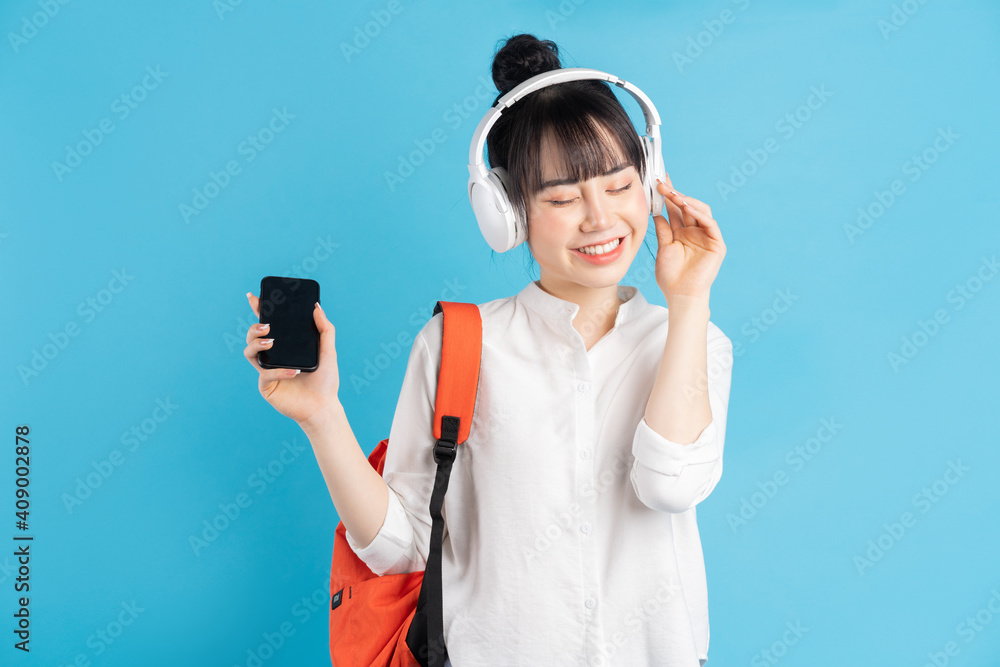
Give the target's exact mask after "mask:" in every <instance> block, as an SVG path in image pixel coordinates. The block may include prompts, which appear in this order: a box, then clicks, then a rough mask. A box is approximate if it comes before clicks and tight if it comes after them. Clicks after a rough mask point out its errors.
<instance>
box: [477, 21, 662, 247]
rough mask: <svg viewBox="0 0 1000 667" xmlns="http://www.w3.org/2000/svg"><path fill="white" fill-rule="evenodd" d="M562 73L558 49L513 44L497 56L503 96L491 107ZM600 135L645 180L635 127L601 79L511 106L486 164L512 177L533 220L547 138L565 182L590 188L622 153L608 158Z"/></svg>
mask: <svg viewBox="0 0 1000 667" xmlns="http://www.w3.org/2000/svg"><path fill="white" fill-rule="evenodd" d="M501 42H504V40H502V39H501V40H500V41H498V42H497V45H498V46H499V45H500V44H501ZM561 67H562V63H561V62H560V60H559V47H558V46H556V44H555V42H553V41H551V40H548V39H546V40H540V39H538V38H537V37H535V36H534V35H531V34H519V35H514V36H512V37H510V38H508V39H507V40H506V41H505V42H504V43H503V45H502V46H501V47H500V48H499V49H498V50H497V51H496V52H495V53H494V56H493V83H494V84H496V87H497V90H499V91H500V94H499V95H497V98H496V100H494V102H493V104H494V105H496V103H497V101H498V100H499V99H500V98H501V97H503V96H504V95H505V94H507V93H508V92H509V91H510V90H512V89H513V88H514V87H515V86H517V85H518V84H520V83H522V82H523V81H525V80H527V79H529V78H531V77H532V76H535V75H536V74H541V73H542V72H548V71H550V70H554V69H560V68H561ZM602 130H603V131H606V132H607V133H608V134H609V135H610V136H611V137H613V138H614V140H616V141H617V143H618V144H619V148H620V151H621V154H622V155H623V156H624V159H625V162H626V164H630V165H632V166H633V167H635V168H636V170H637V171H638V172H639V176H640V179H641V178H642V177H644V175H645V172H646V160H645V154H644V153H643V150H642V143H641V142H640V140H639V135H638V133H637V132H636V129H635V126H634V125H633V124H632V121H631V119H630V118H629V117H628V114H627V113H626V112H625V109H623V108H622V105H621V103H620V102H619V101H618V98H617V97H615V94H614V93H613V92H612V90H611V87H610V85H609V84H608V83H607V82H606V81H598V80H596V79H590V80H583V81H566V82H563V83H559V84H556V85H553V86H547V87H545V88H542V89H541V90H537V91H535V92H533V93H531V94H529V95H528V96H527V97H524V98H522V99H521V100H520V101H518V102H517V103H516V104H514V105H513V106H511V107H510V109H509V110H507V111H505V112H504V113H503V115H501V116H500V118H499V119H498V120H497V122H496V124H494V125H493V127H492V128H491V130H490V133H489V135H488V136H487V138H486V147H487V160H488V162H489V165H490V167H498V166H499V167H503V168H504V169H506V170H507V174H508V176H509V177H510V178H509V181H510V183H509V185H508V188H509V190H508V193H507V194H508V196H509V198H510V200H511V205H512V206H513V207H514V209H515V210H516V211H518V212H519V213H520V215H522V216H523V218H524V219H525V220H527V209H528V206H527V200H528V199H529V198H530V197H532V196H534V195H535V194H536V193H537V192H538V191H539V190H541V184H542V178H543V175H542V165H541V145H542V139H543V138H544V137H545V136H546V135H548V136H549V138H550V139H551V140H552V142H553V148H554V149H555V151H556V153H557V154H558V155H559V156H560V158H559V159H560V160H561V161H562V162H563V164H562V170H560V172H559V175H560V176H565V177H569V178H572V179H574V180H581V181H584V180H588V179H591V178H594V177H595V176H598V175H600V174H603V173H605V172H606V171H608V170H609V168H610V167H612V166H614V164H615V162H617V151H615V150H613V149H611V150H609V147H608V146H607V145H606V143H605V142H606V139H605V137H603V136H602V134H601V132H602ZM528 235H529V236H530V235H531V232H530V230H529V231H528Z"/></svg>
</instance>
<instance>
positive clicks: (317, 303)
mask: <svg viewBox="0 0 1000 667" xmlns="http://www.w3.org/2000/svg"><path fill="white" fill-rule="evenodd" d="M316 307H317V308H319V309H320V310H323V306H321V305H319V301H317V302H316Z"/></svg>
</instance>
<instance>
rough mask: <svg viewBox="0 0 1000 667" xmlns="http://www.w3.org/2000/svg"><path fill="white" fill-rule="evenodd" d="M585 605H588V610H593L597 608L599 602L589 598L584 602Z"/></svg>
mask: <svg viewBox="0 0 1000 667" xmlns="http://www.w3.org/2000/svg"><path fill="white" fill-rule="evenodd" d="M583 604H584V605H586V607H587V609H593V608H594V607H596V606H597V600H595V599H594V598H587V599H586V600H584V601H583Z"/></svg>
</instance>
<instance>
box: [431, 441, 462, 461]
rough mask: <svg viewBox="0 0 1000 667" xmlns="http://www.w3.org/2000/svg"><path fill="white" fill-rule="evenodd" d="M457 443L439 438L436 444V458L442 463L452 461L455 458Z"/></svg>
mask: <svg viewBox="0 0 1000 667" xmlns="http://www.w3.org/2000/svg"><path fill="white" fill-rule="evenodd" d="M456 447H457V445H456V444H455V443H454V442H451V441H450V440H444V439H443V438H440V439H438V441H437V443H436V444H435V445H434V460H435V461H436V462H437V463H438V464H439V465H440V464H441V463H444V462H445V461H447V462H448V463H452V462H453V461H454V460H455V449H456Z"/></svg>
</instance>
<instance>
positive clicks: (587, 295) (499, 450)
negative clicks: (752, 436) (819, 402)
mask: <svg viewBox="0 0 1000 667" xmlns="http://www.w3.org/2000/svg"><path fill="white" fill-rule="evenodd" d="M561 69H562V68H561V66H560V63H559V57H558V50H557V48H556V45H555V44H554V43H553V42H551V41H542V40H539V39H537V38H536V37H534V36H533V35H515V36H513V37H511V38H510V39H508V40H506V42H505V43H504V44H503V46H502V48H500V49H499V50H498V51H497V52H496V53H495V55H494V62H493V80H494V82H495V83H496V84H497V88H498V90H499V91H500V95H499V96H498V97H497V101H496V102H494V104H493V108H492V109H490V110H489V111H488V112H487V115H486V116H484V118H483V119H482V120H481V121H480V124H479V127H478V128H477V130H476V132H475V133H474V134H473V137H472V140H471V142H470V163H469V167H470V180H469V198H470V202H471V204H472V207H473V212H474V214H475V219H476V222H477V223H478V224H479V227H480V231H482V232H483V236H484V239H485V240H486V241H487V243H489V244H490V246H491V247H492V249H493V250H494V251H500V252H503V251H505V250H510V249H512V248H514V247H516V246H517V245H518V244H520V243H522V242H526V243H527V247H528V248H529V249H530V252H531V255H532V257H533V258H534V259H535V260H536V261H537V262H538V265H539V267H540V269H541V277H540V279H539V280H535V281H531V282H529V283H528V284H527V285H526V286H525V287H524V288H523V289H522V290H521V291H520V292H518V293H517V294H515V295H512V296H509V297H506V298H499V299H495V300H493V301H489V302H486V303H482V304H451V306H458V305H461V306H463V307H464V306H471V308H468V309H466V310H465V311H464V312H468V313H473V314H474V315H475V316H476V318H477V319H478V322H477V326H476V327H470V330H471V332H473V333H474V334H475V335H467V336H466V339H467V340H468V339H474V340H476V341H477V346H476V349H477V351H478V352H479V357H478V361H479V371H478V376H477V379H476V382H475V384H474V386H475V396H474V399H475V400H474V404H475V411H474V413H473V416H472V418H471V420H464V418H460V417H454V416H447V417H442V418H441V420H440V421H439V422H438V426H439V427H442V430H440V434H444V432H445V431H444V430H443V427H444V426H445V425H446V423H447V424H449V425H452V426H454V428H455V429H457V428H458V426H457V425H455V424H457V423H458V422H460V421H463V420H464V421H465V423H468V424H470V427H469V431H468V436H467V439H465V440H463V441H461V442H455V445H456V446H455V447H454V448H451V449H450V451H451V452H452V454H451V455H453V456H454V458H453V459H450V458H448V457H446V456H443V454H444V452H445V449H447V448H445V447H444V445H445V444H447V443H446V442H445V441H442V440H441V439H440V438H439V437H438V435H435V420H436V410H437V408H436V406H437V404H438V403H439V401H438V400H436V398H435V397H437V396H438V387H439V382H440V383H441V386H442V387H443V388H445V389H446V390H447V389H448V388H450V387H453V384H452V383H451V382H450V381H449V379H448V378H447V377H445V378H444V379H443V380H441V379H439V371H440V369H442V368H445V366H446V365H447V366H450V367H455V366H454V365H452V362H448V363H446V364H443V363H442V362H443V361H444V360H445V357H446V356H448V355H446V354H445V353H444V350H445V349H446V347H448V346H446V345H445V343H444V341H445V335H444V331H443V326H444V323H445V322H446V321H451V322H454V321H455V320H453V319H451V320H446V319H445V312H446V311H445V310H442V311H441V312H437V313H435V315H434V316H433V317H431V318H430V319H429V320H428V321H427V323H426V325H425V326H424V327H423V328H422V329H421V330H420V332H419V333H418V334H417V336H416V337H415V340H414V343H413V348H412V350H411V351H410V356H409V360H408V361H407V368H406V374H405V376H404V378H403V385H402V389H401V391H400V395H399V401H398V403H397V405H396V411H395V415H394V417H393V422H392V429H391V431H390V434H389V438H388V443H389V444H388V446H387V448H386V449H385V450H384V461H383V464H384V465H383V467H382V468H381V470H380V471H379V472H380V473H381V479H378V478H377V477H376V478H374V479H373V478H372V475H371V474H370V473H371V470H370V469H365V470H362V468H364V465H363V463H364V461H363V460H362V459H360V458H359V451H358V447H357V445H356V443H355V440H356V439H355V438H354V437H353V436H352V435H351V431H350V427H349V426H348V425H347V420H346V413H345V412H344V410H343V408H342V406H336V407H335V408H334V409H333V410H331V412H330V414H331V415H332V417H329V418H324V417H323V416H322V414H323V412H322V410H321V412H320V415H321V416H320V418H319V419H318V420H312V418H311V417H307V418H306V419H305V420H304V424H305V425H304V426H303V430H305V431H306V432H307V434H308V435H309V439H310V441H311V442H312V443H313V447H314V450H315V451H316V452H317V458H318V460H319V461H320V467H321V469H323V470H324V476H326V477H327V478H328V479H329V480H331V481H330V482H328V484H329V486H330V489H331V497H332V498H333V499H334V504H335V505H336V507H337V509H338V512H340V513H341V516H342V517H343V525H344V528H345V530H344V533H343V535H344V539H345V540H346V543H347V546H348V547H349V548H350V550H351V551H350V552H348V551H347V550H345V549H343V548H342V547H340V546H338V547H337V548H336V549H335V551H334V562H333V569H332V571H331V572H332V573H334V572H340V571H342V569H343V568H347V569H348V570H350V568H355V567H356V568H357V570H358V571H359V572H363V573H364V574H365V575H372V576H367V577H366V578H364V579H360V580H357V581H356V582H355V583H357V586H355V585H353V584H348V585H347V586H346V587H344V586H342V584H338V585H337V586H333V585H332V584H331V586H332V588H331V596H332V599H333V606H332V608H331V635H330V637H331V655H332V656H339V655H341V654H342V653H341V652H342V651H345V652H346V651H353V650H355V648H356V647H357V646H358V645H360V644H362V643H364V642H367V644H365V645H366V646H368V645H371V647H372V648H373V651H374V652H373V654H375V653H379V652H380V651H381V650H382V644H381V643H380V642H382V643H384V642H383V638H381V637H380V636H379V637H375V636H374V635H372V634H371V633H370V632H368V630H367V627H368V626H366V625H365V624H366V623H367V621H363V620H361V619H367V618H369V616H368V615H367V614H368V613H369V612H370V613H373V614H380V618H381V619H382V620H383V621H386V622H383V623H382V627H387V628H389V629H395V628H396V626H397V625H398V623H397V621H399V622H400V623H402V626H401V627H402V628H403V630H404V631H402V632H401V634H397V635H393V637H394V639H391V640H390V641H392V642H395V643H396V645H397V646H398V644H399V638H404V639H405V640H406V647H401V648H400V650H401V651H404V648H405V650H408V651H409V652H410V653H413V651H416V653H415V654H414V655H416V654H419V653H421V652H422V651H425V650H428V649H429V648H430V647H433V650H434V652H435V660H429V661H428V662H427V664H428V665H433V666H434V667H441V666H442V665H443V667H451V666H452V662H451V661H452V660H454V665H456V666H457V667H462V666H464V665H473V664H489V665H501V664H514V663H518V664H520V663H522V662H523V663H525V664H528V663H530V664H543V663H544V664H548V663H552V664H573V665H584V664H597V663H601V664H605V663H608V662H611V663H613V664H627V665H657V666H658V667H701V665H703V664H704V663H705V661H706V660H707V659H708V637H709V633H708V600H707V586H706V581H705V568H704V562H703V559H702V551H701V541H700V537H699V533H698V524H697V519H696V515H695V507H696V505H697V504H698V503H700V502H701V501H702V500H704V499H705V498H706V497H707V496H708V495H709V494H710V493H711V492H712V490H713V489H714V488H715V486H716V484H717V483H718V481H719V478H720V476H721V474H722V451H723V444H724V440H725V430H726V414H727V408H728V401H729V383H730V377H731V373H730V369H731V367H732V343H731V341H730V340H729V338H728V337H727V336H726V335H725V334H724V333H723V332H722V331H721V330H720V329H719V328H718V327H717V326H715V325H714V324H712V323H711V322H710V321H709V318H708V315H709V311H708V288H709V287H710V286H711V283H712V281H713V280H714V277H715V274H716V273H717V271H718V265H719V263H720V262H721V258H722V253H723V252H724V245H723V244H722V241H721V236H720V235H719V233H718V226H717V225H716V224H715V222H714V220H713V219H712V217H711V211H710V209H709V208H708V206H707V205H705V204H703V203H701V202H698V201H697V200H695V199H693V198H690V197H688V198H685V197H684V196H683V195H680V194H679V193H677V192H675V191H673V190H671V188H672V187H673V186H672V185H671V182H670V179H669V177H667V176H666V174H665V172H664V170H663V165H662V157H661V155H660V148H659V134H658V131H659V123H660V121H659V114H658V113H657V112H656V110H655V107H653V105H652V102H651V100H649V99H648V98H647V97H646V96H645V94H644V93H642V92H641V91H639V90H638V88H636V87H635V86H634V85H632V84H630V83H628V82H627V81H624V80H622V79H618V78H617V77H616V76H613V75H610V74H608V73H605V72H601V71H598V70H588V69H585V68H576V69H571V70H569V71H566V72H561V71H555V70H561ZM549 72H552V74H549ZM609 81H613V82H614V83H615V85H618V86H621V87H623V88H625V89H626V90H628V91H629V92H630V93H631V94H632V95H633V96H634V97H635V99H636V100H638V101H639V102H640V105H641V106H642V107H643V112H644V114H645V115H646V120H647V125H648V126H647V132H646V135H645V136H640V135H639V133H638V132H637V130H636V128H635V127H633V126H632V123H631V121H630V119H629V117H628V115H627V114H626V113H625V111H624V109H623V108H622V106H621V104H620V103H619V101H618V99H617V97H616V96H615V94H614V92H613V91H612V90H611V88H610V87H609V83H608V82H609ZM515 89H517V90H515ZM505 95H506V96H507V97H506V99H504V100H503V102H500V100H501V99H502V98H504V96H505ZM484 143H485V144H486V148H487V149H488V152H489V162H490V165H491V167H490V170H489V171H487V170H486V169H485V164H484V161H483V155H482V153H483V148H484ZM494 179H495V180H494ZM685 199H686V201H685ZM515 211H516V212H519V214H518V216H517V219H516V220H514V219H512V215H511V214H512V213H514V212H515ZM660 211H664V212H665V214H666V215H669V222H668V220H667V218H666V217H664V215H661V214H660ZM651 213H653V214H655V215H654V220H655V221H656V240H657V254H656V267H655V274H656V283H657V286H658V287H660V288H662V289H663V292H664V296H665V297H666V299H667V302H668V305H669V317H668V309H667V308H663V307H662V306H658V305H654V304H652V303H649V302H648V301H646V299H645V297H644V296H643V294H642V293H641V292H640V291H639V289H638V288H637V287H634V286H629V285H621V284H619V283H620V281H621V280H622V279H623V278H624V276H625V274H626V272H627V271H628V269H629V266H630V265H631V263H632V262H633V260H634V258H635V255H636V253H637V252H638V249H639V248H640V246H641V245H642V244H643V240H644V238H645V237H646V231H647V227H648V222H649V216H650V214H651ZM494 223H495V224H494ZM494 232H496V233H494ZM317 317H318V318H322V317H323V316H322V315H321V309H320V308H319V307H318V306H317ZM450 317H451V316H449V318H450ZM668 325H669V326H668ZM452 326H455V325H452ZM317 327H318V328H319V329H320V331H321V332H323V335H324V336H326V338H325V340H327V341H328V343H327V346H328V349H330V350H331V357H332V355H333V352H332V349H333V339H332V333H331V332H332V325H330V324H329V323H328V322H327V321H326V320H325V319H320V320H319V321H318V322H317ZM467 333H470V332H467ZM255 335H256V334H255ZM450 340H455V339H454V338H452V339H450ZM479 343H481V345H480V344H479ZM256 346H257V343H254V344H253V345H252V346H250V347H248V351H252V350H256V349H257V347H256ZM248 358H249V357H248ZM709 359H711V368H712V369H713V373H712V374H711V375H709V374H708V372H707V368H709V366H708V360H709ZM474 360H475V358H474V355H473V356H470V357H469V358H468V359H466V363H467V362H468V361H474ZM309 380H310V379H306V380H305V382H309ZM311 380H312V381H313V382H314V383H315V382H318V381H319V380H322V378H311ZM281 382H282V383H291V389H292V390H295V389H298V388H300V387H301V388H302V389H303V391H304V390H305V389H306V388H307V385H305V384H303V378H301V377H295V378H291V379H282V380H281ZM291 403H292V402H291V401H289V404H290V405H291ZM305 403H308V401H307V400H306V396H304V397H302V398H301V399H300V400H297V401H295V402H294V409H295V410H297V411H299V412H301V406H302V405H303V404H305ZM446 420H451V421H450V422H446ZM470 422H471V423H470ZM340 442H346V443H348V446H347V447H346V449H344V448H341V447H339V446H333V445H332V443H340ZM458 445H461V446H458ZM329 452H336V454H329ZM342 453H349V454H350V456H351V459H350V460H338V459H340V458H341V456H342ZM432 453H434V454H435V455H434V456H432V455H431V454H432ZM439 455H441V457H440V458H438V456H439ZM343 456H345V457H346V454H343ZM372 465H374V464H372ZM345 466H350V467H351V470H350V471H347V470H346V468H345ZM439 466H443V467H439ZM369 468H371V466H369ZM376 470H377V468H376ZM386 487H388V491H387V490H386ZM435 489H436V490H435ZM432 490H433V491H432ZM445 491H447V493H445ZM442 498H443V499H442ZM338 549H339V551H338ZM350 571H353V570H350ZM417 572H421V573H423V574H424V575H425V576H423V577H420V578H417V579H414V580H416V581H419V582H420V583H419V586H418V588H419V598H415V595H414V594H415V593H416V592H418V589H417V588H412V589H410V588H407V589H406V590H407V591H408V592H406V593H400V592H398V591H397V592H395V593H393V594H391V595H388V596H387V598H386V604H385V605H384V606H381V607H380V606H379V605H378V604H376V603H375V602H367V601H371V600H375V599H376V598H377V596H374V595H371V594H370V593H368V594H366V593H364V591H366V590H368V591H371V590H372V589H371V588H366V587H367V586H380V585H383V584H384V586H385V588H383V589H382V590H386V591H389V590H395V589H390V588H389V586H393V585H396V584H395V583H394V582H400V581H404V582H405V581H411V580H410V579H407V578H405V577H404V578H400V579H388V578H386V575H408V574H410V573H417ZM428 574H429V575H430V576H426V575H428ZM331 581H333V579H331ZM338 586H340V588H338V590H333V588H337V587H338ZM405 595H411V596H414V598H415V599H413V600H411V601H410V602H407V600H406V599H405V597H404V596H405ZM400 599H402V601H403V602H404V603H405V604H402V605H400V607H399V608H402V609H403V610H404V611H405V612H406V613H408V614H411V616H410V617H407V616H406V615H405V614H404V615H402V616H400V615H399V614H396V615H393V613H394V612H391V611H390V607H389V603H395V602H398V601H399V600H400ZM352 600H353V602H352ZM366 605H367V606H366ZM392 609H396V607H392ZM390 618H392V619H394V620H392V622H388V619H390ZM407 618H410V619H412V620H411V621H407V620H406V619H407ZM351 619H358V620H355V621H352V620H351ZM400 619H402V620H400ZM351 623H354V626H356V627H358V628H362V627H365V628H366V629H365V631H364V632H365V633H366V634H365V635H364V636H363V637H361V636H355V635H353V634H351V633H350V632H348V631H346V630H342V629H340V628H345V627H352V626H351V625H350V624H351ZM369 625H371V624H370V623H369ZM356 639H357V640H358V641H355V640H356ZM362 640H363V641H362ZM442 648H443V649H445V650H443V651H442V650H441V649H442ZM382 657H385V654H382ZM334 661H335V662H337V664H340V662H339V661H338V660H336V659H335V660H334ZM358 663H359V664H360V661H358ZM365 664H371V662H370V661H365ZM377 664H386V662H384V661H383V662H378V663H377ZM393 664H396V662H393ZM401 664H411V663H409V662H404V663H401Z"/></svg>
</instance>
